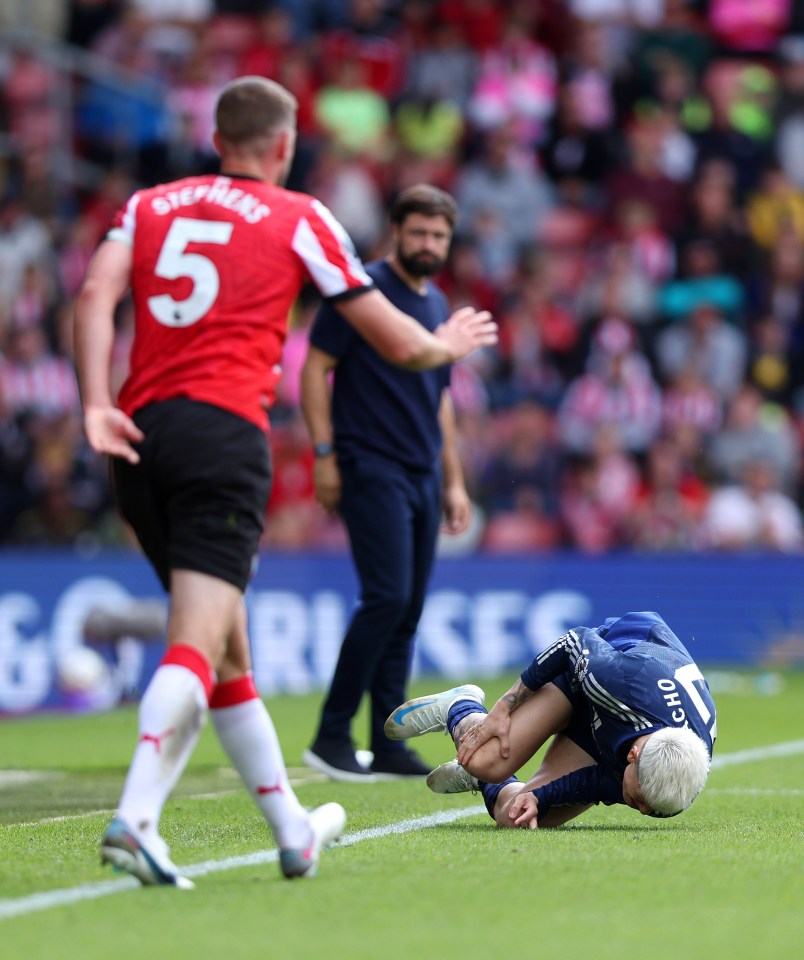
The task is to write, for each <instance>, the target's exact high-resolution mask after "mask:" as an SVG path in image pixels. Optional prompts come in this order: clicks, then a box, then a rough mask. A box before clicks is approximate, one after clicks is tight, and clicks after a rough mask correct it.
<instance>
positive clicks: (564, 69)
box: [561, 20, 621, 132]
mask: <svg viewBox="0 0 804 960" xmlns="http://www.w3.org/2000/svg"><path fill="white" fill-rule="evenodd" d="M606 36H607V35H606V28H605V26H604V25H603V24H602V23H600V22H599V21H594V20H575V21H574V23H573V29H572V31H571V33H570V37H569V44H568V49H567V50H566V51H565V53H564V55H563V56H562V58H561V75H562V78H563V83H564V84H565V85H566V87H567V88H568V89H569V90H571V91H572V92H573V94H574V98H573V99H574V106H575V109H576V110H577V113H578V119H579V121H580V123H581V124H582V125H583V126H584V127H585V128H586V129H587V130H590V131H598V132H604V131H608V130H611V129H612V128H613V126H614V122H615V114H616V108H615V102H614V84H615V78H616V75H617V72H618V70H619V69H620V67H621V63H620V59H619V56H618V53H617V51H616V50H615V49H614V48H613V47H612V46H611V45H610V44H608V43H607V42H606Z"/></svg>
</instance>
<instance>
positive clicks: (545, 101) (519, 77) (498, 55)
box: [467, 10, 557, 147]
mask: <svg viewBox="0 0 804 960" xmlns="http://www.w3.org/2000/svg"><path fill="white" fill-rule="evenodd" d="M556 82H557V73H556V62H555V57H554V56H553V54H552V52H551V51H550V50H549V49H547V48H546V47H544V46H542V45H541V44H540V43H537V42H536V41H535V40H533V39H532V38H531V37H530V36H529V35H528V28H527V21H526V20H525V19H524V18H523V17H520V16H519V15H518V13H517V11H516V10H514V11H513V12H509V13H507V14H506V16H505V20H504V23H503V34H502V38H501V40H500V42H499V44H497V45H495V46H494V47H492V48H489V49H487V50H485V51H484V52H483V53H482V54H481V56H480V63H479V70H478V76H477V81H476V83H475V87H474V89H473V90H472V94H471V97H470V98H469V103H468V105H467V113H468V118H469V121H470V122H471V124H472V125H473V126H475V127H476V128H477V129H479V130H484V131H486V130H493V129H495V128H496V127H499V126H500V124H502V123H506V124H508V125H509V128H510V130H511V132H512V133H513V136H514V137H515V138H516V141H517V143H518V144H520V145H521V146H526V147H527V146H530V147H532V146H534V145H535V144H537V143H539V142H541V141H542V139H543V138H544V134H545V128H546V124H547V121H548V120H549V118H550V116H551V115H552V113H553V110H554V108H555V99H556Z"/></svg>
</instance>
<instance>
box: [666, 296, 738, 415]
mask: <svg viewBox="0 0 804 960" xmlns="http://www.w3.org/2000/svg"><path fill="white" fill-rule="evenodd" d="M655 355H656V365H657V367H658V370H659V373H660V375H661V378H662V379H663V380H664V381H665V382H670V381H672V380H675V379H676V378H677V377H678V376H679V374H680V373H682V371H684V370H690V369H693V370H695V371H696V372H697V374H698V376H699V377H700V379H702V380H704V381H705V382H706V383H708V384H709V386H710V387H711V388H712V389H713V390H715V392H716V393H717V395H718V396H719V397H720V398H721V400H724V401H725V400H729V399H730V398H731V397H733V396H734V395H735V393H736V392H737V390H738V389H739V387H740V384H741V383H742V382H743V378H744V376H745V369H746V364H747V361H748V341H747V338H746V336H745V334H744V333H742V332H741V331H740V330H738V329H737V328H736V327H735V326H734V325H733V324H731V323H729V322H728V321H727V320H726V319H724V317H723V313H722V312H721V310H720V309H719V308H718V307H717V306H715V305H714V304H711V303H707V302H702V303H700V304H698V305H697V306H695V307H693V309H692V311H691V312H690V314H689V316H688V317H687V318H686V319H685V320H683V321H679V322H676V323H672V324H670V325H669V326H667V327H665V328H664V329H663V330H662V331H661V332H660V333H659V334H658V335H657V337H656V342H655Z"/></svg>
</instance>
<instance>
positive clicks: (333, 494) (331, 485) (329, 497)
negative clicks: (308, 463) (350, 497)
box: [313, 457, 341, 511]
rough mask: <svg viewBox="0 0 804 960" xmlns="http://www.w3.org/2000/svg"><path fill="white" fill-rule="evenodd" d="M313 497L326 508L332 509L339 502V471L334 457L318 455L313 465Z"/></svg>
mask: <svg viewBox="0 0 804 960" xmlns="http://www.w3.org/2000/svg"><path fill="white" fill-rule="evenodd" d="M313 485H314V486H315V498H316V500H317V501H318V502H319V503H320V504H321V506H322V507H323V508H324V509H325V510H327V511H332V510H334V509H335V508H336V507H337V506H338V504H339V503H340V502H341V472H340V470H339V469H338V461H337V460H336V459H335V457H319V458H317V459H316V461H315V465H314V466H313Z"/></svg>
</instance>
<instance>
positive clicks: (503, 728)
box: [458, 678, 535, 766]
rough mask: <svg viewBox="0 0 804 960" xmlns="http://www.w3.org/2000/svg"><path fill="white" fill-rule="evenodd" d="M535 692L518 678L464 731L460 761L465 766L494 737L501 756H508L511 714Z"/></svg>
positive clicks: (459, 754) (459, 749)
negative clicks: (481, 716)
mask: <svg viewBox="0 0 804 960" xmlns="http://www.w3.org/2000/svg"><path fill="white" fill-rule="evenodd" d="M534 694H535V691H534V690H531V689H530V688H529V687H527V686H525V684H524V683H523V682H522V679H521V678H520V679H518V680H517V681H516V683H515V684H514V685H513V686H512V687H511V689H510V690H508V691H506V693H504V694H503V695H502V696H501V697H500V699H499V700H498V701H497V702H496V703H495V704H494V706H493V707H492V708H491V710H489V712H488V714H487V715H486V716H485V717H483V719H482V720H480V721H479V722H478V723H476V724H475V725H474V726H473V727H472V728H471V729H469V730H467V731H465V732H464V733H463V735H462V736H461V740H460V744H459V745H458V763H460V764H461V765H462V766H465V765H466V764H467V763H468V762H469V761H470V760H471V758H472V756H473V755H474V753H475V752H476V751H477V749H478V748H479V747H481V746H483V744H484V743H488V741H489V740H493V739H494V737H497V739H498V740H499V741H500V756H501V757H508V756H509V754H510V752H511V744H510V736H511V715H512V714H513V713H514V712H515V711H516V710H517V709H519V707H521V706H522V704H523V703H526V702H527V701H528V700H530V698H531V697H532V696H533V695H534Z"/></svg>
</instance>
